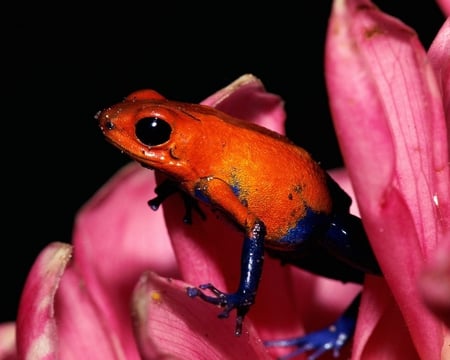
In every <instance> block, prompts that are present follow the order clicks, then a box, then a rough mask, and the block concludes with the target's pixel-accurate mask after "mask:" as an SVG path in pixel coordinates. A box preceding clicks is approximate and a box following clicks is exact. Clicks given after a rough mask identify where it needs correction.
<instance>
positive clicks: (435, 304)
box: [419, 240, 450, 329]
mask: <svg viewBox="0 0 450 360" xmlns="http://www.w3.org/2000/svg"><path fill="white" fill-rule="evenodd" d="M419 286H420V292H421V294H422V297H423V299H424V301H425V303H426V304H427V306H428V308H429V309H430V310H431V311H432V312H433V313H434V314H435V315H436V316H437V317H438V318H439V319H440V320H442V321H443V322H444V323H445V324H446V326H447V327H448V328H449V329H450V240H449V241H447V243H444V244H442V246H440V247H439V248H438V249H437V250H436V251H435V253H434V254H433V256H432V257H431V259H430V261H429V262H428V263H427V265H426V266H425V268H424V270H423V272H422V274H421V276H420V278H419Z"/></svg>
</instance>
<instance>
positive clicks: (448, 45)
mask: <svg viewBox="0 0 450 360" xmlns="http://www.w3.org/2000/svg"><path fill="white" fill-rule="evenodd" d="M449 3H450V2H449ZM449 11H450V5H449ZM428 58H429V59H430V62H431V65H432V66H433V68H434V71H435V73H436V77H437V79H438V83H439V85H440V88H441V93H442V97H443V101H444V111H445V117H446V119H447V133H449V132H450V18H447V20H446V21H445V23H444V25H443V26H442V27H441V29H440V30H439V32H438V34H437V35H436V38H435V39H434V41H433V42H432V44H431V46H430V49H429V50H428Z"/></svg>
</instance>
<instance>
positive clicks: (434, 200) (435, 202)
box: [433, 194, 439, 207]
mask: <svg viewBox="0 0 450 360" xmlns="http://www.w3.org/2000/svg"><path fill="white" fill-rule="evenodd" d="M433 202H434V205H436V206H438V207H439V198H438V196H437V194H434V195H433Z"/></svg>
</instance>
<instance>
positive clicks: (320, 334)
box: [264, 326, 351, 360]
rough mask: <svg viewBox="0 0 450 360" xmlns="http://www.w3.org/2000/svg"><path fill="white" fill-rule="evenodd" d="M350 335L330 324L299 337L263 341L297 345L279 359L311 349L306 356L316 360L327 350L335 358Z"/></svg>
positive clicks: (290, 357) (276, 344)
mask: <svg viewBox="0 0 450 360" xmlns="http://www.w3.org/2000/svg"><path fill="white" fill-rule="evenodd" d="M350 337H351V334H348V333H347V332H346V331H345V330H343V329H337V328H336V327H335V326H330V327H329V328H327V329H323V330H319V331H316V332H313V333H310V334H308V335H305V336H302V337H299V338H293V339H284V340H272V341H265V342H264V345H266V346H267V347H286V346H295V347H297V349H295V350H294V351H293V352H292V353H290V354H287V355H285V356H282V357H281V358H279V360H287V359H292V358H294V357H295V356H298V355H300V354H303V353H306V352H310V351H312V354H311V355H310V356H309V357H308V360H316V359H318V358H319V357H320V356H321V355H322V354H323V353H325V352H327V351H333V356H334V357H336V358H337V357H338V356H339V351H340V350H341V348H342V346H344V344H345V343H346V342H347V340H348V339H349V338H350Z"/></svg>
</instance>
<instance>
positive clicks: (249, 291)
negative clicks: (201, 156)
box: [187, 178, 266, 335]
mask: <svg viewBox="0 0 450 360" xmlns="http://www.w3.org/2000/svg"><path fill="white" fill-rule="evenodd" d="M196 193H197V195H200V197H202V198H203V199H204V200H205V199H206V200H207V201H209V202H211V204H212V205H213V206H217V207H219V208H222V209H223V210H225V211H226V212H227V213H228V214H229V215H231V216H232V217H233V218H234V219H235V220H236V221H237V223H238V224H240V225H242V226H243V227H244V229H245V238H244V243H243V247H242V253H241V275H240V281H239V286H238V289H237V290H236V291H235V292H233V293H225V292H223V291H220V290H219V289H217V288H216V287H215V286H214V285H213V284H211V283H207V284H203V285H200V286H199V287H198V288H191V287H190V288H188V289H187V294H188V295H189V296H190V297H196V296H198V297H199V298H201V299H202V300H204V301H206V302H209V303H211V304H214V305H219V306H220V307H222V308H223V311H222V312H221V313H219V318H227V317H228V316H229V314H230V312H231V311H232V310H234V309H236V328H235V334H236V335H240V334H241V331H242V323H243V320H244V317H245V315H246V314H247V312H248V311H249V310H250V307H251V305H253V303H254V301H255V297H256V292H257V289H258V285H259V281H260V278H261V274H262V268H263V262H264V238H265V235H266V229H265V226H264V223H263V222H262V221H261V220H259V219H257V218H256V217H254V216H252V215H251V214H249V213H248V211H247V208H246V207H245V206H244V205H242V204H241V202H240V201H239V199H238V198H237V197H236V195H235V194H234V193H233V191H232V189H231V187H230V186H229V185H228V184H226V183H225V182H223V181H222V180H218V179H214V178H208V179H204V180H203V181H201V182H200V183H199V184H198V186H197V188H196ZM216 195H219V196H220V198H216ZM215 199H216V200H215ZM203 290H208V291H210V292H211V293H212V295H207V294H206V293H205V292H204V291H203Z"/></svg>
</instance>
